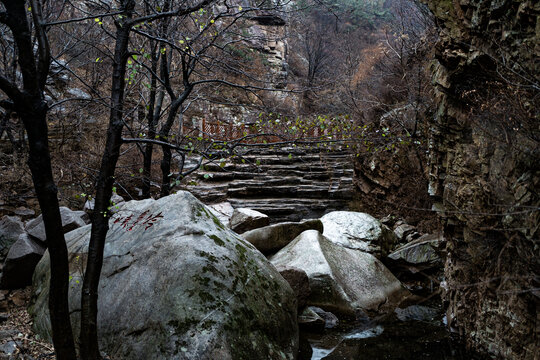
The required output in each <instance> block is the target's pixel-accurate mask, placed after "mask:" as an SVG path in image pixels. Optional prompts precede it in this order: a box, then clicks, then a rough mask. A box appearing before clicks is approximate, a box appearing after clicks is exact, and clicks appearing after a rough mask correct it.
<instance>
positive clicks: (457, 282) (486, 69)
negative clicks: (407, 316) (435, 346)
mask: <svg viewBox="0 0 540 360" xmlns="http://www.w3.org/2000/svg"><path fill="white" fill-rule="evenodd" d="M424 2H425V3H426V4H427V5H428V6H429V7H430V9H431V10H432V12H433V13H434V15H435V17H436V20H437V23H438V26H439V36H440V39H439V41H438V44H437V50H436V52H437V54H436V57H437V61H436V63H435V64H434V83H435V86H436V87H437V105H438V109H437V114H436V116H435V119H434V121H433V124H432V131H431V139H430V140H431V143H430V156H431V159H430V167H429V171H430V174H429V175H430V187H429V191H430V194H431V195H432V196H433V197H434V199H435V201H436V202H437V205H436V208H437V210H439V211H440V214H441V216H442V220H443V223H444V231H445V237H446V238H447V239H448V245H447V246H448V247H447V251H448V258H447V261H446V267H445V275H446V283H445V284H444V285H445V287H446V294H445V300H446V301H447V302H448V305H449V308H448V321H449V325H450V326H451V327H452V328H454V329H457V330H458V331H459V332H460V333H461V334H462V335H464V336H465V338H466V339H467V342H468V344H469V345H470V346H472V347H474V348H475V349H477V350H480V351H483V352H488V353H490V354H492V355H494V356H496V357H501V358H507V359H536V358H537V357H536V356H538V353H537V351H538V344H539V323H540V321H539V316H540V315H539V309H540V305H539V303H540V302H539V297H540V292H539V291H538V288H539V284H540V283H539V281H540V280H539V279H540V277H539V270H538V269H540V266H539V265H540V264H539V258H538V254H539V240H538V239H539V235H540V232H539V231H538V228H539V223H540V220H539V219H540V214H539V210H538V209H539V205H540V200H539V194H538V190H539V188H540V170H539V169H540V167H539V166H538V164H539V163H540V162H539V159H540V157H539V143H540V142H539V137H538V134H539V127H538V124H539V123H540V121H539V115H538V108H539V107H538V105H539V104H538V97H539V94H538V92H539V89H540V88H539V86H538V85H539V82H538V58H537V56H538V54H539V52H540V45H539V39H540V21H538V20H539V17H540V3H538V2H537V1H510V0H506V1H505V0H497V1H484V0H476V1H474V0H454V1H449V0H435V1H424ZM535 54H536V55H535Z"/></svg>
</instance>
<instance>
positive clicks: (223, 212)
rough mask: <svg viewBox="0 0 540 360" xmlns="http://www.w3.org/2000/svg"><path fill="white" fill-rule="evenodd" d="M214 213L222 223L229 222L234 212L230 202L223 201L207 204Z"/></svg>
mask: <svg viewBox="0 0 540 360" xmlns="http://www.w3.org/2000/svg"><path fill="white" fill-rule="evenodd" d="M207 206H208V208H209V209H210V211H212V214H214V215H215V216H216V217H217V218H218V219H219V221H221V223H222V224H228V223H229V220H230V219H231V216H232V214H233V212H234V208H233V207H232V205H231V203H230V202H227V201H225V202H221V203H217V204H211V205H207Z"/></svg>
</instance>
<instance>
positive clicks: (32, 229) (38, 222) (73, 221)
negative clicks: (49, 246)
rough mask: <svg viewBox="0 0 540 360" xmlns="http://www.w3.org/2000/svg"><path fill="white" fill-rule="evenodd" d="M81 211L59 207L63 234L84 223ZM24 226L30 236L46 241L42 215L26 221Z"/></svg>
mask: <svg viewBox="0 0 540 360" xmlns="http://www.w3.org/2000/svg"><path fill="white" fill-rule="evenodd" d="M83 213H84V212H83V211H73V210H71V209H68V208H67V207H64V206H62V207H60V216H61V217H62V230H63V231H64V234H65V233H67V232H70V231H71V230H74V229H77V228H79V227H81V226H84V225H86V222H85V221H84V220H83V219H82V216H83ZM25 228H26V231H27V232H28V234H29V235H30V236H32V237H33V238H35V239H37V240H39V241H41V242H43V243H46V241H47V235H45V225H43V217H42V215H39V216H38V217H37V218H35V219H32V220H30V221H28V222H27V223H26V226H25Z"/></svg>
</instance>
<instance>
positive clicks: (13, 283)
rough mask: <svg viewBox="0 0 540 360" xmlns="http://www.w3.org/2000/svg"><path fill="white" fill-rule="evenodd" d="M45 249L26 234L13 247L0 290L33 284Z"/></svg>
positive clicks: (6, 262) (5, 264)
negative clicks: (35, 270) (35, 271)
mask: <svg viewBox="0 0 540 360" xmlns="http://www.w3.org/2000/svg"><path fill="white" fill-rule="evenodd" d="M44 252H45V247H44V246H43V245H42V244H40V243H39V242H37V241H34V240H33V239H32V238H30V236H28V234H26V233H24V234H21V235H20V236H19V239H18V240H17V241H16V242H15V243H14V244H13V246H11V248H10V249H9V253H8V255H7V258H6V261H5V262H4V267H3V269H2V278H1V279H0V288H2V289H19V288H23V287H25V286H28V285H30V284H31V283H32V274H33V273H34V269H35V267H36V265H37V264H38V262H39V260H40V259H41V257H42V256H43V253H44Z"/></svg>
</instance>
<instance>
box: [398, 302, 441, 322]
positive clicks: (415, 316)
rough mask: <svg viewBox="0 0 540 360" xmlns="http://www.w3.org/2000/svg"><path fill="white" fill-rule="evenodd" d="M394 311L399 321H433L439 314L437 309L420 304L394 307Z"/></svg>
mask: <svg viewBox="0 0 540 360" xmlns="http://www.w3.org/2000/svg"><path fill="white" fill-rule="evenodd" d="M394 312H395V313H396V316H397V318H398V319H399V320H401V321H413V320H414V321H433V320H435V319H436V318H437V316H439V311H438V310H437V309H433V308H430V307H427V306H421V305H412V306H409V307H406V308H404V309H400V308H396V309H395V310H394Z"/></svg>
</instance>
